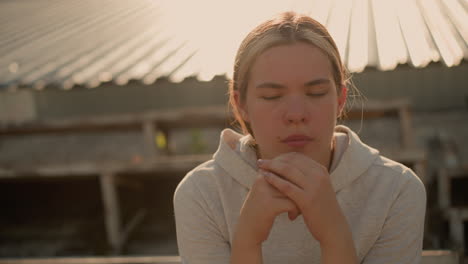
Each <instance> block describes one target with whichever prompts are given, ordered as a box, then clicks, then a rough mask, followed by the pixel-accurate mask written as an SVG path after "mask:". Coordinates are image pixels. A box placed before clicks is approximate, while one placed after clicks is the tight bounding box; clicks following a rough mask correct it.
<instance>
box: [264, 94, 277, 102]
mask: <svg viewBox="0 0 468 264" xmlns="http://www.w3.org/2000/svg"><path fill="white" fill-rule="evenodd" d="M261 98H262V99H264V100H267V101H270V100H275V99H279V98H280V96H279V95H275V96H262V97H261Z"/></svg>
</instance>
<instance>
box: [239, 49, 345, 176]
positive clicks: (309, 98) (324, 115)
mask: <svg viewBox="0 0 468 264" xmlns="http://www.w3.org/2000/svg"><path fill="white" fill-rule="evenodd" d="M331 69H332V67H331V63H330V61H329V59H328V58H327V56H326V55H325V54H324V53H322V52H321V51H320V50H319V49H318V48H316V47H314V46H313V45H310V44H306V43H302V42H299V43H295V44H290V45H281V46H276V47H273V48H270V49H267V50H266V51H265V52H263V53H262V54H260V56H259V57H258V58H257V59H256V61H255V62H254V64H253V65H252V67H251V70H250V79H249V81H248V86H247V96H246V100H245V102H244V104H241V103H239V95H238V94H236V100H237V102H238V106H239V108H240V110H241V114H242V117H243V118H244V120H245V121H246V122H249V123H250V126H251V128H252V131H253V136H254V137H255V141H256V143H257V145H258V149H259V152H260V155H261V157H262V158H265V159H271V158H274V157H276V156H278V155H280V154H283V153H287V152H301V153H303V154H305V155H307V156H309V157H311V158H312V159H314V160H315V161H317V162H319V163H321V164H322V165H323V166H325V167H328V163H329V158H330V151H331V141H332V137H333V130H334V127H335V125H336V118H337V116H338V115H339V114H340V112H341V110H342V108H343V105H344V103H345V100H346V89H343V91H342V92H341V95H340V96H338V95H337V89H336V85H335V83H334V81H333V75H332V70H331Z"/></svg>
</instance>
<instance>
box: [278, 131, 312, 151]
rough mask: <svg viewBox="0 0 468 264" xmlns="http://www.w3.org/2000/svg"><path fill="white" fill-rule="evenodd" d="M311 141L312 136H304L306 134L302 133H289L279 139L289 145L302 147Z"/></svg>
mask: <svg viewBox="0 0 468 264" xmlns="http://www.w3.org/2000/svg"><path fill="white" fill-rule="evenodd" d="M311 141H312V138H311V137H309V136H306V135H302V134H295V135H290V136H288V137H286V138H284V139H283V140H281V142H283V143H285V144H286V145H288V146H290V147H296V148H297V147H304V146H305V145H307V144H308V143H309V142H311Z"/></svg>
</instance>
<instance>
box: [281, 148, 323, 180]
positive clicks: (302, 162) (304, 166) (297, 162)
mask: <svg viewBox="0 0 468 264" xmlns="http://www.w3.org/2000/svg"><path fill="white" fill-rule="evenodd" d="M275 159H278V160H281V161H283V162H286V163H288V164H291V165H292V166H294V167H296V168H297V169H299V170H300V171H301V172H302V173H303V174H304V175H308V174H310V173H311V170H312V171H316V172H317V173H328V170H327V169H326V168H325V167H324V166H323V165H322V164H320V163H318V162H317V161H315V160H313V159H311V158H309V157H307V156H306V155H304V154H302V153H298V152H289V153H285V154H282V155H279V156H278V157H277V158H275Z"/></svg>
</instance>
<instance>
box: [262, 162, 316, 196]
mask: <svg viewBox="0 0 468 264" xmlns="http://www.w3.org/2000/svg"><path fill="white" fill-rule="evenodd" d="M257 163H258V166H259V167H260V169H263V170H267V171H271V172H273V173H275V174H277V175H280V176H281V177H283V178H284V179H286V180H288V181H289V182H291V183H293V184H295V185H296V186H298V187H300V188H302V189H305V187H306V184H307V180H308V179H306V177H305V175H304V173H303V172H301V171H300V170H299V169H298V168H296V167H295V166H293V165H291V164H289V163H286V162H284V161H282V160H277V159H274V160H259V161H258V162H257Z"/></svg>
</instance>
